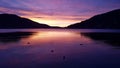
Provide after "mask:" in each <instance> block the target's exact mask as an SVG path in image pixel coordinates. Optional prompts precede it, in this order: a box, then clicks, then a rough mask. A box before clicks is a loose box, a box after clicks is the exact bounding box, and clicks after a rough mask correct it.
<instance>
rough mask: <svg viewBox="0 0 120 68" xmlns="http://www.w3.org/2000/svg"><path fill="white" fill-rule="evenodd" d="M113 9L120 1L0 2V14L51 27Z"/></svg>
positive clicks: (6, 0)
mask: <svg viewBox="0 0 120 68" xmlns="http://www.w3.org/2000/svg"><path fill="white" fill-rule="evenodd" d="M115 9H120V0H0V13H12V14H17V15H19V16H22V17H26V18H29V19H32V20H34V21H37V22H40V23H45V24H48V25H52V26H67V25H69V24H73V23H76V22H80V21H83V20H85V19H88V18H90V17H92V16H94V15H96V14H100V13H104V12H108V11H111V10H115Z"/></svg>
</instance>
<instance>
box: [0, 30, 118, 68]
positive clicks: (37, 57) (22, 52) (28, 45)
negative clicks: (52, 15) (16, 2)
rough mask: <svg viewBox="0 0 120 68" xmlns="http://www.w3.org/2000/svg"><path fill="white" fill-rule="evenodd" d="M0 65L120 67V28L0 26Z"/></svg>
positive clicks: (8, 67) (5, 67) (22, 67)
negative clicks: (4, 27) (14, 27)
mask: <svg viewBox="0 0 120 68" xmlns="http://www.w3.org/2000/svg"><path fill="white" fill-rule="evenodd" d="M0 68H120V30H104V29H99V30H98V29H0Z"/></svg>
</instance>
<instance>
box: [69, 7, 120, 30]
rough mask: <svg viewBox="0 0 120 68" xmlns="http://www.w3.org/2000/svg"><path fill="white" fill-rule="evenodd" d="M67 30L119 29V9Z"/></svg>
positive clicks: (73, 25) (70, 26)
mask: <svg viewBox="0 0 120 68" xmlns="http://www.w3.org/2000/svg"><path fill="white" fill-rule="evenodd" d="M67 28H75V29H79V28H85V29H120V9H117V10H113V11H110V12H107V13H103V14H99V15H96V16H93V17H92V18H90V19H88V20H85V21H82V22H80V23H76V24H72V25H69V26H68V27H67Z"/></svg>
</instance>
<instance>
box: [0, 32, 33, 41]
mask: <svg viewBox="0 0 120 68" xmlns="http://www.w3.org/2000/svg"><path fill="white" fill-rule="evenodd" d="M34 33H35V32H8V33H0V42H1V43H12V42H19V41H20V40H21V39H24V38H29V37H30V36H31V35H33V34H34Z"/></svg>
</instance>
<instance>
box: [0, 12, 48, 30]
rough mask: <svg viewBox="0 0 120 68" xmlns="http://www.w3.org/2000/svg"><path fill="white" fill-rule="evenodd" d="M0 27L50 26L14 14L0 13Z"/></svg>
mask: <svg viewBox="0 0 120 68" xmlns="http://www.w3.org/2000/svg"><path fill="white" fill-rule="evenodd" d="M0 28H50V26H48V25H46V24H39V23H37V22H34V21H32V20H29V19H27V18H22V17H19V16H17V15H14V14H0Z"/></svg>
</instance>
